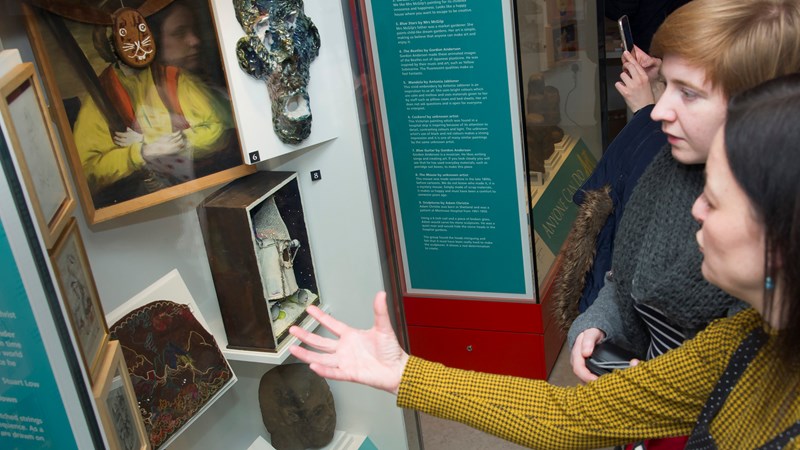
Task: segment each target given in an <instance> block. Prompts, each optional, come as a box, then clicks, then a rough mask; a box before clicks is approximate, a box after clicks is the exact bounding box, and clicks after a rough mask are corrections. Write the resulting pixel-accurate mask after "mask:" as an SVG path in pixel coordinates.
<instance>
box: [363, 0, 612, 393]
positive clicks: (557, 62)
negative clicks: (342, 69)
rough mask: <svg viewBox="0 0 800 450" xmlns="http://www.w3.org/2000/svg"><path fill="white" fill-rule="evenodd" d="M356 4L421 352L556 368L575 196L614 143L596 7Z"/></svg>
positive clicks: (385, 197) (403, 277)
mask: <svg viewBox="0 0 800 450" xmlns="http://www.w3.org/2000/svg"><path fill="white" fill-rule="evenodd" d="M352 5H353V6H352V8H353V11H354V30H355V34H356V42H357V48H358V49H359V51H360V52H359V58H360V64H361V66H360V69H361V77H362V83H363V85H364V91H363V96H364V102H365V105H366V107H365V110H366V111H367V112H368V117H367V123H368V124H369V125H370V130H369V131H370V138H371V139H370V142H371V144H372V150H373V157H374V159H375V161H376V170H377V172H378V180H380V182H379V186H378V189H379V195H380V200H381V202H380V203H381V206H382V208H383V211H382V214H383V218H384V224H385V234H386V236H387V239H386V245H387V248H392V249H394V251H393V254H392V255H391V257H392V260H393V261H392V262H393V265H392V266H393V267H394V268H395V270H394V272H393V274H392V275H393V285H392V287H393V289H394V290H395V294H396V297H397V298H399V299H401V305H400V307H399V310H400V311H401V317H402V319H403V320H404V321H405V323H406V330H407V334H408V335H407V338H408V342H409V346H410V348H411V351H412V352H414V353H415V354H417V355H421V356H423V357H426V358H430V359H434V360H437V361H440V362H443V363H445V364H450V365H456V366H459V367H464V368H468V369H477V370H485V371H490V372H495V373H511V374H515V375H521V376H528V377H537V378H544V377H546V374H547V372H548V370H549V367H551V366H552V363H553V362H554V361H555V359H554V357H555V355H557V353H558V350H559V349H560V346H561V342H562V339H563V337H562V336H561V335H560V332H559V331H558V330H557V329H556V327H553V326H550V319H549V314H548V313H547V312H546V309H547V308H548V305H547V299H548V296H549V290H550V286H551V285H552V283H551V280H552V278H553V274H554V273H555V272H556V270H557V268H558V260H559V259H558V258H559V252H560V249H561V246H562V244H563V243H564V240H565V238H566V236H567V233H568V232H569V230H570V227H571V225H572V222H573V220H574V218H575V216H576V213H577V207H576V206H575V205H574V203H573V202H572V196H573V194H574V193H575V192H576V190H577V189H578V188H579V187H580V186H581V184H582V183H583V181H584V180H586V179H587V178H588V176H589V175H590V174H591V172H592V170H593V168H594V166H595V164H596V161H597V160H598V159H599V158H600V155H601V154H602V138H601V123H600V122H601V115H600V110H601V108H600V94H599V88H598V85H599V83H598V72H599V69H598V48H597V47H598V43H597V24H596V20H597V14H596V11H595V3H594V2H589V1H561V0H559V1H556V0H528V1H519V2H513V1H510V0H509V1H503V2H492V3H486V2H478V1H469V0H460V1H456V2H446V3H443V2H440V1H404V0H397V1H393V2H377V1H369V0H360V1H356V0H354V1H353V2H352ZM510 332H516V333H519V334H515V335H514V338H513V339H511V336H510V335H508V334H506V333H510ZM510 339H511V341H512V343H511V344H510V345H504V344H501V342H509V340H510ZM500 347H505V348H504V349H503V351H499V349H500ZM520 360H524V361H529V362H530V363H529V364H519V363H518V361H520Z"/></svg>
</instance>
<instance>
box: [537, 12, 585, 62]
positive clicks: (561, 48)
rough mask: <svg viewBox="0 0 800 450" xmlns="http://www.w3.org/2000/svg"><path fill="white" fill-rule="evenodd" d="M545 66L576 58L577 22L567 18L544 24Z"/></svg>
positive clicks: (578, 48)
mask: <svg viewBox="0 0 800 450" xmlns="http://www.w3.org/2000/svg"><path fill="white" fill-rule="evenodd" d="M545 39H546V44H545V45H546V47H547V67H548V68H551V67H555V66H556V65H559V64H563V63H566V62H568V61H577V60H578V50H580V47H579V45H578V22H576V21H575V20H567V21H565V22H562V23H560V24H558V25H555V26H550V25H545Z"/></svg>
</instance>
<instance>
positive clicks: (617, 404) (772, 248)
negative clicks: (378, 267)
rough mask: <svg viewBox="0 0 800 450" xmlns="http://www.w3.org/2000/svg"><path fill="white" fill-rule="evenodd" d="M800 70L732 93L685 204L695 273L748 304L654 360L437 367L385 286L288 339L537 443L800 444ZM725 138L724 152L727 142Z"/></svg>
mask: <svg viewBox="0 0 800 450" xmlns="http://www.w3.org/2000/svg"><path fill="white" fill-rule="evenodd" d="M797 123H800V75H789V76H785V77H782V78H779V79H776V80H773V81H769V82H767V83H764V84H763V85H759V86H757V87H756V88H753V89H752V90H750V91H749V92H746V93H745V94H743V95H740V96H738V97H737V98H735V99H734V100H733V101H732V102H731V103H730V107H729V109H728V114H727V123H726V125H725V126H724V133H723V129H722V128H721V129H720V131H719V132H718V133H716V135H715V137H714V140H713V143H712V145H711V151H710V156H709V159H708V162H707V164H706V185H705V187H704V189H703V192H702V194H701V195H700V196H699V197H698V198H697V200H696V201H695V204H694V206H693V208H692V214H693V216H694V217H695V219H696V220H697V221H698V223H699V224H700V225H701V227H700V230H699V231H698V232H697V236H696V237H697V242H698V243H699V245H700V249H701V251H702V252H703V262H702V273H703V275H704V276H705V277H706V278H707V279H708V280H709V281H710V282H711V283H713V284H715V285H717V286H718V287H720V288H722V289H723V290H725V291H726V292H728V293H729V294H731V295H733V296H736V297H738V298H741V299H742V300H743V301H745V302H746V303H748V304H749V305H750V307H751V308H749V309H746V310H744V311H742V312H740V313H738V314H736V315H735V316H733V317H728V318H724V319H719V320H717V321H715V322H713V323H712V324H711V325H709V327H708V328H706V329H705V330H704V331H702V332H700V333H698V334H697V336H695V337H694V338H693V339H691V340H689V341H686V342H685V343H684V344H683V345H682V346H681V347H679V348H677V349H674V350H672V351H670V352H668V353H666V354H664V355H661V356H659V357H657V358H655V359H652V360H650V361H645V362H642V363H640V364H639V365H637V366H636V367H632V368H630V369H627V370H623V371H615V372H612V373H610V374H607V375H604V376H602V377H600V378H599V379H598V380H596V381H593V382H591V383H589V384H587V385H581V386H577V387H571V388H562V387H556V386H552V385H550V384H548V383H546V382H544V381H541V380H529V379H523V378H516V377H509V376H502V375H492V374H486V373H479V372H472V371H464V370H459V369H452V368H448V367H445V366H443V365H441V364H438V363H433V362H429V361H425V360H422V359H420V358H416V357H413V356H409V355H408V354H407V353H405V352H404V351H403V350H402V349H401V347H400V346H399V344H398V342H397V338H396V337H395V335H394V333H393V331H392V328H391V324H390V320H389V316H388V311H387V307H386V302H385V294H384V293H379V294H378V295H377V296H376V298H375V303H374V308H375V325H374V326H373V327H372V328H371V329H369V330H356V329H353V328H351V327H349V326H347V325H345V324H344V323H342V322H339V321H337V320H335V319H333V318H332V317H331V316H328V315H327V314H325V313H323V312H322V311H321V310H320V309H318V308H315V307H309V308H308V312H309V314H310V315H311V316H312V317H314V318H315V319H317V320H318V321H319V322H320V323H321V324H322V325H323V326H324V327H325V328H327V329H328V330H329V331H331V332H332V333H333V334H334V335H335V336H336V337H337V338H338V339H330V338H324V337H321V336H318V335H315V334H312V333H310V332H308V331H305V330H303V329H301V328H298V327H292V328H291V329H290V333H291V334H293V335H294V336H296V337H298V338H299V339H300V340H301V341H302V342H303V343H305V344H307V345H309V346H311V347H313V348H314V349H317V350H319V351H320V352H319V353H318V352H314V351H310V350H307V349H304V348H301V347H292V348H291V352H292V354H293V355H295V356H296V357H297V358H299V359H300V360H302V361H304V362H307V363H310V368H311V369H312V370H313V371H315V372H316V373H318V374H320V375H322V376H324V377H327V378H331V379H335V380H344V381H353V382H357V383H362V384H366V385H369V386H372V387H375V388H378V389H382V390H385V391H387V392H390V393H393V394H396V395H397V396H398V399H397V404H398V406H401V407H406V408H414V409H418V410H420V411H424V412H426V413H429V414H432V415H435V416H438V417H443V418H446V419H452V420H457V421H459V422H462V423H465V424H467V425H470V426H473V427H475V428H478V429H480V430H483V431H486V432H487V433H491V434H494V435H497V436H499V437H501V438H504V439H508V440H510V441H513V442H516V443H519V444H522V445H527V446H531V447H534V448H564V449H579V448H596V447H602V446H609V445H615V444H623V443H626V442H631V441H632V440H634V439H638V438H657V437H664V436H671V435H679V434H690V438H689V441H688V443H687V447H686V448H689V449H699V448H704V449H705V448H708V449H712V448H735V449H743V448H790V449H798V448H800V439H795V437H797V436H800V398H798V387H800V370H798V369H799V368H800V354H798V352H797V349H798V348H800V333H799V332H798V329H797V323H798V319H800V257H799V256H800V177H798V176H797V174H798V173H800V158H798V157H797V155H796V153H797V142H800V127H798V126H797ZM726 145H727V151H726Z"/></svg>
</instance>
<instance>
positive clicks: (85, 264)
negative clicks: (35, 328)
mask: <svg viewBox="0 0 800 450" xmlns="http://www.w3.org/2000/svg"><path fill="white" fill-rule="evenodd" d="M50 261H51V262H52V264H53V271H54V272H55V275H56V281H57V284H58V287H59V290H60V291H61V297H62V299H63V301H64V307H65V309H66V310H67V315H68V316H69V324H70V326H71V328H72V332H73V333H74V334H75V339H76V341H77V342H78V348H79V350H80V353H81V358H82V359H83V363H84V365H85V366H86V370H87V372H89V374H90V378H91V379H92V382H93V383H94V381H95V380H96V375H97V371H98V366H99V364H100V360H101V356H102V353H103V350H104V348H105V344H106V342H107V341H108V334H109V333H108V325H107V324H106V319H105V313H104V312H103V307H102V305H101V304H100V296H99V295H98V294H97V287H96V285H95V283H94V277H93V276H92V270H91V266H90V265H89V258H88V257H87V256H86V250H85V249H84V246H83V240H82V239H81V235H80V232H79V231H78V225H77V221H76V220H75V219H74V218H73V219H72V220H71V221H70V222H69V224H68V225H67V228H66V229H65V230H64V233H63V234H62V235H61V238H60V239H59V240H58V242H56V245H55V246H54V247H53V249H52V250H51V251H50Z"/></svg>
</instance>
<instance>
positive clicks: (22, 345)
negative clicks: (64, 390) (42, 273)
mask: <svg viewBox="0 0 800 450" xmlns="http://www.w3.org/2000/svg"><path fill="white" fill-rule="evenodd" d="M0 286H3V288H2V289H0V448H8V449H40V448H58V449H70V448H78V447H77V445H76V443H75V439H74V436H73V434H72V429H71V427H70V424H69V420H68V418H67V413H66V410H65V409H64V404H63V402H62V399H61V395H60V393H59V390H58V387H57V386H56V380H55V376H54V374H53V369H52V366H51V365H50V362H49V360H48V358H47V353H46V352H45V348H44V344H43V343H42V337H41V335H40V334H39V327H38V326H37V325H36V320H35V319H34V314H33V311H32V309H31V305H30V302H29V298H28V295H27V293H26V291H25V286H24V285H23V283H22V278H21V277H20V272H19V270H18V268H17V265H16V262H15V260H14V255H13V254H12V253H11V247H10V246H9V241H8V237H7V235H6V233H5V229H4V228H3V224H2V223H1V222H0Z"/></svg>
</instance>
